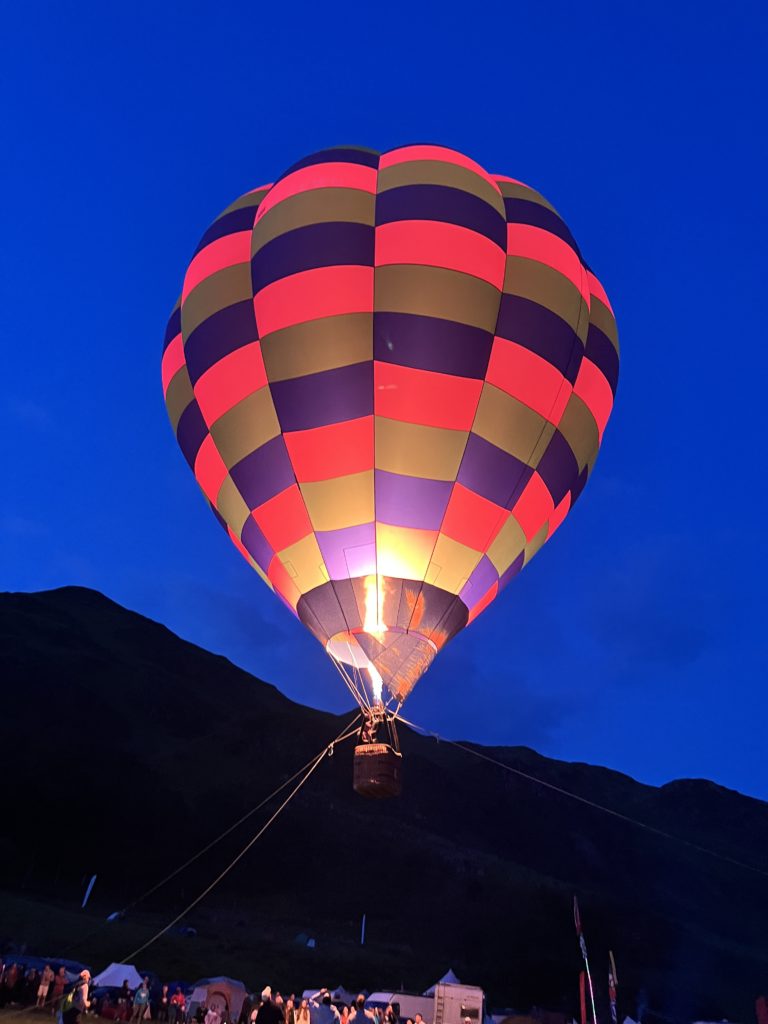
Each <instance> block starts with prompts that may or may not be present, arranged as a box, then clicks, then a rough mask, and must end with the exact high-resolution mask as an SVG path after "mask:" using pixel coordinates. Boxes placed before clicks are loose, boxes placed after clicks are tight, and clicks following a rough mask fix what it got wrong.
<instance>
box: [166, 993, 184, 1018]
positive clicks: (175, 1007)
mask: <svg viewBox="0 0 768 1024" xmlns="http://www.w3.org/2000/svg"><path fill="white" fill-rule="evenodd" d="M186 1009H187V999H186V996H185V995H184V993H183V992H182V991H181V988H180V987H179V986H178V985H177V986H176V991H175V992H174V993H173V995H172V996H171V1007H170V1014H169V1017H168V1020H169V1024H182V1022H183V1020H184V1013H185V1011H186Z"/></svg>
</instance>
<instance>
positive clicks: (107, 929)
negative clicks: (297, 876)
mask: <svg viewBox="0 0 768 1024" xmlns="http://www.w3.org/2000/svg"><path fill="white" fill-rule="evenodd" d="M292 909H293V913H291V908H287V911H286V914H285V916H284V918H283V920H282V921H278V923H277V924H275V923H274V921H275V917H274V914H273V913H271V912H270V913H269V914H265V917H266V918H267V919H268V920H270V921H271V922H272V923H271V924H270V925H269V926H268V927H265V926H262V925H261V924H260V922H259V914H258V908H244V907H242V906H235V905H231V906H224V907H221V906H219V907H216V908H213V909H210V910H205V911H201V912H200V913H199V914H198V915H197V916H196V917H195V920H194V924H195V927H196V928H197V929H198V935H197V936H196V937H194V938H187V937H185V936H183V935H179V934H167V935H163V936H162V937H161V938H160V939H158V940H157V941H156V942H155V943H153V944H152V946H151V948H149V949H148V950H147V951H146V952H144V953H141V954H139V956H137V957H135V958H133V962H134V964H135V966H137V967H138V968H139V970H152V971H154V972H156V973H157V974H159V975H160V976H161V978H167V979H178V978H182V979H185V980H187V981H190V982H191V981H194V980H195V979H196V978H201V977H214V976H216V975H227V976H228V977H232V978H239V979H241V980H242V981H244V982H245V984H246V986H248V987H249V988H250V989H251V990H253V991H258V992H260V991H261V989H262V988H263V987H264V985H266V984H269V985H271V986H272V988H273V989H279V990H281V991H286V990H287V991H299V990H300V989H303V988H309V987H312V986H315V987H317V988H320V987H321V986H323V985H328V986H331V987H333V986H335V985H338V984H344V985H346V986H348V987H351V988H357V987H364V986H365V984H366V983H368V984H370V979H371V978H377V979H379V978H380V979H382V980H383V981H384V982H385V983H386V984H392V987H393V988H397V987H399V986H400V985H401V982H402V983H404V985H405V986H406V987H410V986H412V985H415V986H417V987H416V988H415V989H414V990H415V991H420V990H421V989H423V988H424V987H425V985H426V984H429V983H430V979H431V980H434V978H435V977H438V976H439V974H440V973H441V972H442V971H444V970H445V967H444V965H443V961H442V959H440V958H439V959H438V960H437V961H436V962H435V964H434V965H430V966H429V967H428V968H427V970H428V973H427V974H426V975H425V977H424V978H422V977H421V974H419V975H418V976H415V977H413V978H410V979H409V977H408V976H406V977H401V974H402V969H403V964H404V963H405V964H406V965H407V963H408V961H409V959H411V958H410V957H409V956H408V954H409V953H410V952H411V951H410V949H409V947H408V945H407V943H405V942H404V940H403V939H401V938H395V939H392V938H391V937H388V936H387V937H383V938H382V937H377V936H376V930H375V927H373V928H370V927H369V931H368V937H367V940H366V945H365V946H364V947H361V946H360V945H359V941H358V940H359V927H360V925H359V922H357V921H354V922H353V921H339V920H328V921H326V928H327V934H325V935H324V934H323V933H322V932H320V933H319V934H318V933H317V932H316V931H313V932H312V934H313V936H314V937H315V938H316V941H317V948H315V949H308V948H306V946H302V945H299V944H297V942H296V941H295V937H296V936H297V935H298V934H299V933H301V932H305V933H306V932H307V927H306V920H304V919H302V918H301V917H299V916H298V914H299V913H300V912H301V908H292ZM297 911H298V913H297ZM170 916H171V915H169V914H168V913H167V912H166V913H162V914H151V913H132V914H131V915H130V918H129V919H128V920H124V921H116V922H107V921H106V920H105V918H106V912H104V911H101V912H96V911H93V912H88V911H82V910H80V909H79V908H77V909H75V908H73V907H71V906H69V907H67V906H61V905H56V904H54V903H48V902H45V903H44V902H41V901H37V900H33V899H28V898H23V897H20V896H17V895H11V894H7V893H3V892H0V922H2V924H1V925H0V927H1V928H2V933H1V934H0V942H2V941H6V942H7V941H8V939H11V938H12V941H13V944H14V948H16V949H21V948H24V949H25V950H26V952H28V953H29V954H32V955H39V956H50V957H52V958H55V957H66V958H68V959H73V960H79V961H81V962H82V963H85V964H88V965H89V966H90V968H91V970H92V971H93V972H94V973H96V972H97V971H101V970H103V969H104V968H105V967H106V966H108V965H109V964H110V963H112V962H113V961H114V962H117V963H124V962H126V961H127V960H130V959H131V957H130V954H131V952H132V951H133V950H135V949H137V948H138V947H140V946H141V945H142V944H143V943H144V942H146V941H147V940H148V939H149V938H151V936H152V935H153V934H155V933H156V932H157V931H158V930H159V929H161V928H162V927H163V926H164V925H165V924H167V922H168V920H169V917H170ZM345 935H346V937H345V938H339V936H345ZM406 970H407V968H406ZM421 970H422V971H423V970H424V968H423V967H422V968H421ZM433 975H434V977H433ZM419 986H420V987H419ZM29 1016H30V1017H31V1019H30V1020H29V1021H22V1020H21V1017H17V1018H16V1019H17V1020H19V1021H20V1024H32V1019H34V1020H36V1021H37V1022H38V1024H40V1021H41V1020H42V1019H43V1018H42V1017H41V1016H40V1015H38V1014H36V1013H31V1014H30V1015H29Z"/></svg>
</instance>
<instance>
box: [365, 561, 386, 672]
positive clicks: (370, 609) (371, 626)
mask: <svg viewBox="0 0 768 1024" xmlns="http://www.w3.org/2000/svg"><path fill="white" fill-rule="evenodd" d="M364 586H365V620H364V621H363V629H364V630H365V632H366V633H371V634H372V635H373V636H381V634H382V633H386V632H387V627H386V626H385V625H384V623H383V622H382V621H381V609H382V606H383V604H384V587H383V583H382V579H381V576H378V575H376V576H366V577H365V583H364ZM374 671H375V669H374ZM377 674H378V673H377ZM379 685H381V677H379Z"/></svg>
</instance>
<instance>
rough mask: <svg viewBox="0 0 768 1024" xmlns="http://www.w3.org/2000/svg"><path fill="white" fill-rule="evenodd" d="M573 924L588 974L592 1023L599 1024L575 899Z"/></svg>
mask: <svg viewBox="0 0 768 1024" xmlns="http://www.w3.org/2000/svg"><path fill="white" fill-rule="evenodd" d="M573 923H574V924H575V925H576V935H577V936H578V939H579V949H580V950H581V955H582V956H583V957H584V968H585V970H586V972H587V983H588V985H589V1000H590V1002H591V1004H592V1021H593V1024H597V1011H596V1010H595V989H594V987H593V985H592V972H591V971H590V969H589V957H588V956H587V943H586V942H585V941H584V933H583V932H582V930H581V915H580V914H579V901H578V900H577V899H576V897H575V896H574V897H573Z"/></svg>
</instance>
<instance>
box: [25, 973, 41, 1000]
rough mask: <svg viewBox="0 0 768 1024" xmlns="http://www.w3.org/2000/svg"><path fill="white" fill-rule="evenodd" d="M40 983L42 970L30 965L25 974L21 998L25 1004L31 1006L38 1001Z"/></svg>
mask: <svg viewBox="0 0 768 1024" xmlns="http://www.w3.org/2000/svg"><path fill="white" fill-rule="evenodd" d="M39 985H40V972H39V971H38V969H37V968H36V967H30V968H29V970H28V971H27V973H26V975H25V976H24V994H23V996H22V999H21V1001H22V1002H23V1003H24V1004H25V1006H31V1005H32V1003H34V1002H35V1001H36V999H37V989H38V987H39Z"/></svg>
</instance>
